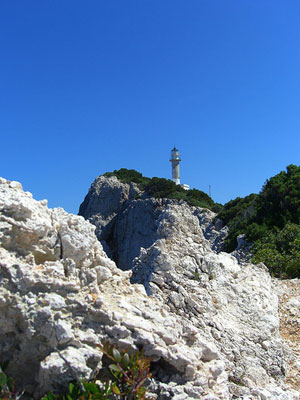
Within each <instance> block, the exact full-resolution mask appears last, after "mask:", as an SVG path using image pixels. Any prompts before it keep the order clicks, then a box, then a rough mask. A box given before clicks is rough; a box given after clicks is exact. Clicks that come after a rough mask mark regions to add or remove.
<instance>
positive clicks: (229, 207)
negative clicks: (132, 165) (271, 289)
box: [104, 165, 300, 278]
mask: <svg viewBox="0 0 300 400" xmlns="http://www.w3.org/2000/svg"><path fill="white" fill-rule="evenodd" d="M104 175H105V176H116V177H117V178H118V179H119V180H120V181H121V182H124V183H130V182H134V183H136V184H137V186H138V187H139V189H140V190H142V191H144V192H147V194H148V195H149V196H151V197H155V198H169V199H177V200H184V201H186V202H187V203H188V204H189V205H192V206H196V207H203V208H208V209H210V210H212V211H214V212H217V213H218V218H219V219H221V220H222V221H223V223H224V224H225V225H227V226H228V227H229V234H228V237H227V239H226V240H225V248H224V250H225V251H227V252H232V251H233V250H235V248H236V246H237V236H238V235H240V234H245V235H246V240H247V242H249V243H251V244H252V246H251V254H252V261H253V262H255V263H258V262H263V263H265V264H266V265H267V267H268V268H269V270H270V272H271V274H272V275H274V276H278V277H282V278H287V277H291V278H294V277H300V167H297V166H296V165H289V166H288V167H287V168H286V171H282V172H280V173H279V174H277V175H275V176H274V177H272V178H270V179H268V180H267V181H266V183H265V184H264V186H263V188H262V190H261V192H260V193H259V194H254V193H253V194H250V195H248V196H246V197H244V198H241V197H238V198H236V199H234V200H231V201H229V202H228V203H226V204H225V205H224V206H222V205H220V204H218V203H215V202H214V201H213V200H212V199H211V198H210V197H209V196H208V195H207V194H206V193H204V192H202V191H200V190H197V189H192V190H184V189H183V188H182V187H181V186H179V185H176V184H175V183H174V182H173V181H171V180H169V179H164V178H157V177H154V178H147V177H144V176H143V175H142V174H141V173H140V172H137V171H135V170H132V169H131V170H130V169H125V168H122V169H120V170H115V171H113V172H108V173H106V174H104Z"/></svg>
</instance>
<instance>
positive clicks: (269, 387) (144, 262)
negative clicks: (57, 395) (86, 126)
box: [0, 179, 299, 400]
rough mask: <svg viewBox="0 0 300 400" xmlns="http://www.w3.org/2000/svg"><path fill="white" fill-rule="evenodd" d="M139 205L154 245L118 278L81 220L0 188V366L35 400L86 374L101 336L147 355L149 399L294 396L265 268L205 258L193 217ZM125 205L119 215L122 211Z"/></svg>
mask: <svg viewBox="0 0 300 400" xmlns="http://www.w3.org/2000/svg"><path fill="white" fill-rule="evenodd" d="M126 201H127V200H125V202H126ZM138 201H140V202H141V201H143V200H132V201H130V202H128V203H127V204H128V205H129V203H132V202H133V203H134V202H138ZM145 201H146V202H149V201H150V202H153V206H154V207H156V209H157V217H155V232H154V237H153V238H152V239H153V242H152V243H151V244H150V245H149V246H147V247H144V248H141V249H140V252H139V254H138V255H137V256H136V257H135V258H134V260H133V261H132V262H133V270H132V271H121V270H120V269H118V268H117V267H116V265H115V263H114V262H113V261H112V260H111V259H109V258H108V257H107V255H106V254H105V252H104V251H103V249H102V246H101V244H100V243H99V241H98V240H97V238H96V236H95V234H94V230H95V227H94V226H93V225H91V224H90V223H89V222H88V221H85V220H84V219H83V218H82V217H79V216H74V215H70V214H68V213H66V212H65V211H64V210H62V209H60V208H58V209H48V208H47V202H46V201H36V200H34V199H33V198H32V196H31V194H30V193H28V192H24V191H23V190H22V186H21V184H19V183H17V182H9V181H7V180H5V179H1V180H0V210H1V213H0V245H1V247H0V360H1V362H6V361H8V362H9V364H8V369H7V374H8V375H11V376H12V377H13V378H14V379H15V381H16V384H17V386H18V387H20V388H21V387H22V388H25V390H26V392H27V393H28V394H29V395H30V396H32V397H34V398H39V396H41V394H43V393H45V392H46V391H48V390H53V389H54V390H60V389H62V388H63V387H65V385H66V382H67V381H70V380H73V379H74V377H75V376H74V374H75V373H76V375H77V376H79V377H81V378H83V377H85V378H86V379H89V378H92V377H94V376H95V375H96V374H97V372H98V371H99V370H100V369H101V360H102V353H101V351H99V348H98V346H97V345H98V344H99V343H104V342H105V341H107V340H109V341H110V342H111V343H115V344H117V345H118V346H119V347H121V348H126V349H128V348H130V349H131V350H132V351H134V350H136V349H138V348H141V347H144V350H145V354H146V355H147V356H149V357H150V358H151V359H152V363H151V370H152V374H153V378H152V380H151V382H150V385H149V391H150V392H151V393H152V394H153V396H154V397H156V398H158V399H162V400H164V399H170V398H174V399H177V400H181V399H182V400H183V399H204V400H217V399H223V400H227V399H233V398H235V399H249V400H250V399H267V400H268V399H270V400H271V399H281V400H289V399H291V400H292V399H298V398H299V392H296V391H293V390H292V389H290V388H289V387H287V386H285V384H284V378H285V374H286V371H287V368H288V365H289V362H290V358H291V357H292V354H291V352H290V350H289V348H288V347H287V346H286V345H285V343H284V342H283V340H282V339H281V337H280V335H279V316H278V298H277V295H276V293H275V291H274V287H273V284H272V280H271V278H270V276H269V274H268V272H267V270H266V268H265V267H264V266H263V265H259V266H253V265H251V264H248V265H246V266H240V265H239V264H238V263H237V261H236V259H235V258H234V257H232V256H230V255H228V254H225V253H220V254H216V253H214V252H212V251H211V245H210V243H209V242H208V240H207V239H206V238H205V236H204V234H203V231H206V230H207V228H205V229H204V230H203V229H202V228H201V226H200V225H201V218H200V216H201V215H199V213H200V214H203V213H202V211H201V210H199V209H198V210H196V209H194V208H190V207H188V206H186V205H185V204H176V203H173V202H165V203H164V202H158V203H157V202H156V201H155V200H149V199H148V200H147V199H146V200H145ZM131 205H132V206H134V204H131ZM123 206H124V204H123V205H122V207H121V209H120V211H119V212H118V213H116V215H118V214H119V213H120V212H121V213H124V212H125V213H126V208H127V207H123ZM139 207H141V205H139ZM116 215H115V216H113V217H112V219H113V218H115V217H116ZM202 217H203V216H202ZM204 220H205V218H204ZM131 275H132V277H131V280H132V282H138V283H134V284H133V283H130V281H129V278H130V276H131ZM145 287H146V290H147V291H148V294H151V296H149V295H147V293H146V290H145ZM66 360H67V362H66Z"/></svg>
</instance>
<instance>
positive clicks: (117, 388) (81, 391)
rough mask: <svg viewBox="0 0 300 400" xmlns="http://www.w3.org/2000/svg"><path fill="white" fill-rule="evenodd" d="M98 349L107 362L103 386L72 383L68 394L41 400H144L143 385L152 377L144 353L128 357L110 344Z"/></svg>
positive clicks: (99, 384) (51, 394) (99, 382)
mask: <svg viewBox="0 0 300 400" xmlns="http://www.w3.org/2000/svg"><path fill="white" fill-rule="evenodd" d="M99 347H100V349H101V351H102V352H103V353H104V354H105V356H106V358H107V360H108V361H109V364H108V367H107V368H104V370H106V371H102V372H104V375H106V376H107V379H106V382H105V383H104V382H102V381H96V382H94V381H91V382H87V381H84V380H83V381H81V382H78V381H75V382H72V383H70V384H69V388H68V393H67V394H64V395H57V394H53V393H48V394H47V395H45V396H44V397H43V398H42V399H41V400H77V399H80V400H94V399H100V400H108V399H109V400H110V399H113V400H146V388H145V386H144V384H145V382H146V380H147V379H149V378H150V377H151V374H150V372H149V368H150V360H149V359H148V358H146V357H145V356H144V355H143V352H142V351H141V352H137V353H135V354H133V355H129V353H128V352H126V351H124V350H123V351H119V350H118V349H117V348H116V347H115V346H114V345H111V344H109V342H107V343H106V344H105V345H104V347H102V346H100V345H99Z"/></svg>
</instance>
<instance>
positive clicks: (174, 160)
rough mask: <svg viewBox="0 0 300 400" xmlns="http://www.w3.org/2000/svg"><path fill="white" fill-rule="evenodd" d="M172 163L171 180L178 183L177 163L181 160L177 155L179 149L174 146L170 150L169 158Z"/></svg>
mask: <svg viewBox="0 0 300 400" xmlns="http://www.w3.org/2000/svg"><path fill="white" fill-rule="evenodd" d="M170 161H171V163H172V181H173V182H175V183H176V185H180V175H179V163H180V161H181V158H180V156H179V151H178V149H176V147H174V149H173V150H171V159H170Z"/></svg>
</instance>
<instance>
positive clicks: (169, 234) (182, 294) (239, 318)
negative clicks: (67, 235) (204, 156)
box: [99, 188, 297, 399]
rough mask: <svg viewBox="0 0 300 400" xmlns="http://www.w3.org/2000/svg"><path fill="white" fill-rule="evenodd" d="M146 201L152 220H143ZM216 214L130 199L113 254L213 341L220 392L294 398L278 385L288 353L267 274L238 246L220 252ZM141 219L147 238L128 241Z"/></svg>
mask: <svg viewBox="0 0 300 400" xmlns="http://www.w3.org/2000/svg"><path fill="white" fill-rule="evenodd" d="M100 192H101V188H100ZM149 202H151V204H152V205H153V206H152V219H151V223H145V224H143V220H144V214H147V213H148V211H149V209H148V207H149ZM150 212H151V211H150ZM99 213H100V215H101V210H99ZM215 216H216V214H214V213H213V212H211V211H209V210H205V209H200V208H196V207H191V206H188V205H187V204H186V203H184V202H177V201H174V200H167V199H145V198H144V196H142V198H141V199H138V200H136V199H132V200H131V201H129V202H127V203H126V206H125V207H123V209H122V210H121V212H119V213H118V214H117V215H116V217H115V221H116V222H115V226H114V246H115V251H116V253H115V254H116V256H115V259H116V260H120V259H122V258H123V257H124V254H126V257H125V258H123V260H124V261H125V262H127V263H128V267H127V268H132V277H131V282H132V283H142V284H143V285H144V287H145V289H146V292H147V294H148V295H150V296H151V298H153V297H154V298H156V299H158V300H159V302H160V303H161V304H164V307H165V309H166V310H167V311H168V313H170V315H172V314H176V315H180V317H181V323H182V324H183V325H186V326H189V325H190V324H191V325H192V326H193V329H195V332H201V336H202V339H203V338H204V340H205V341H206V342H207V343H212V344H213V345H214V346H215V351H216V354H218V356H217V358H216V359H217V360H220V362H223V363H224V364H223V372H225V371H226V374H227V376H226V378H225V380H227V391H228V393H227V395H226V396H229V397H225V398H231V397H230V396H233V397H234V396H236V398H251V396H252V398H257V399H259V398H266V399H271V398H282V399H283V398H287V399H288V398H293V395H292V394H291V393H289V394H286V393H285V392H284V390H282V389H280V387H281V386H280V385H281V384H282V382H283V380H284V377H285V375H286V373H287V369H288V361H289V357H291V353H290V350H289V347H288V346H287V345H286V344H285V343H284V342H283V341H282V340H281V338H280V335H279V316H278V296H277V294H276V292H275V290H274V285H273V282H272V280H271V277H270V275H269V273H268V270H267V269H266V267H265V266H264V265H263V264H260V265H258V266H254V265H252V264H250V263H247V259H246V258H245V257H242V255H243V254H242V253H241V249H237V251H236V253H234V256H233V255H229V254H227V253H219V252H220V249H221V247H222V242H223V240H224V238H225V237H226V234H227V228H226V227H223V226H222V225H221V223H220V221H217V223H214V220H215ZM141 225H144V227H143V229H144V231H145V235H146V237H150V238H151V240H149V243H148V244H147V243H146V244H145V245H142V244H141V241H139V240H133V241H130V238H131V237H133V235H134V234H135V232H140V230H141V228H140V226H141ZM126 239H127V241H126V245H124V247H123V248H122V243H124V240H126ZM133 245H134V246H136V248H135V249H134V251H132V246H133ZM138 248H139V253H138V251H137V249H138ZM137 253H138V255H137ZM239 260H241V261H242V264H240V263H239V262H238V261H239ZM122 267H123V268H124V265H122ZM196 343H197V340H196V342H195V345H196V346H197V344H196ZM204 360H205V356H204ZM202 361H203V360H202ZM174 393H175V392H173V394H174ZM198 395H199V393H198ZM193 396H194V397H196V398H197V396H196V394H195V393H194V395H193ZM253 396H254V397H253ZM295 396H296V397H295V398H297V395H295Z"/></svg>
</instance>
